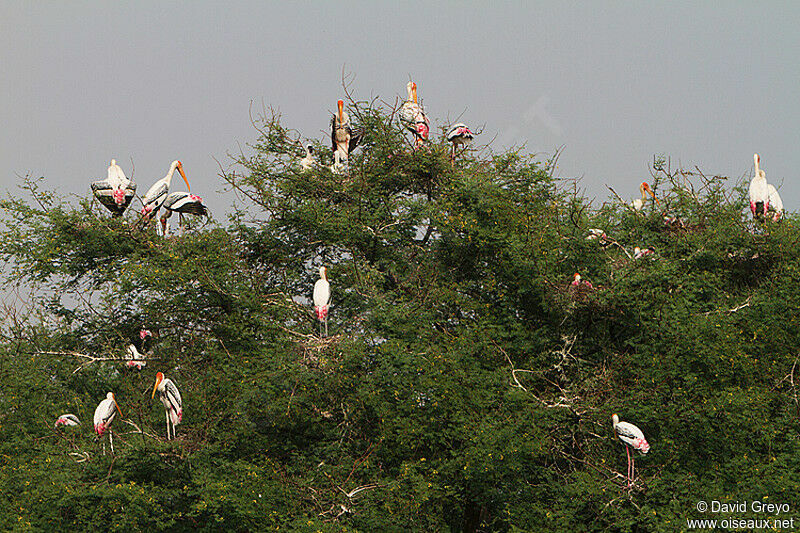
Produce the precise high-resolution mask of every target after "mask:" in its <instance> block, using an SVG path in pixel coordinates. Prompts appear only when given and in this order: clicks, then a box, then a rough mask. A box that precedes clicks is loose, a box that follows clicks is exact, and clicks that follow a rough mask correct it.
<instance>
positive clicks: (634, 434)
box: [611, 413, 650, 488]
mask: <svg viewBox="0 0 800 533" xmlns="http://www.w3.org/2000/svg"><path fill="white" fill-rule="evenodd" d="M611 422H612V423H613V424H614V433H615V434H616V435H617V437H618V438H619V440H621V441H622V443H623V444H624V445H625V453H626V454H627V455H628V488H630V486H631V483H633V479H634V473H635V463H634V458H633V457H632V455H631V452H630V448H633V449H634V450H637V451H639V452H641V453H642V454H646V453H647V452H649V451H650V444H648V443H647V439H645V438H644V433H642V430H641V429H639V428H638V427H636V426H634V425H633V424H631V423H629V422H620V421H619V417H618V416H617V415H616V413H615V414H614V416H612V417H611Z"/></svg>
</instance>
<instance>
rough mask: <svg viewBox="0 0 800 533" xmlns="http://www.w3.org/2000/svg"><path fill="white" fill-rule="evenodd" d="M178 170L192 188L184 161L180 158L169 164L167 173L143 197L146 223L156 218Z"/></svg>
mask: <svg viewBox="0 0 800 533" xmlns="http://www.w3.org/2000/svg"><path fill="white" fill-rule="evenodd" d="M176 170H177V171H178V172H179V173H180V175H181V177H182V178H183V181H185V182H186V187H187V188H188V189H189V190H190V191H191V190H192V187H191V186H190V185H189V180H188V179H186V174H184V172H183V163H181V162H180V161H178V160H175V161H173V162H172V164H171V165H170V166H169V172H167V175H166V176H164V177H163V178H161V179H160V180H158V181H157V182H155V183H154V184H153V186H152V187H150V189H148V191H147V192H146V193H145V195H144V198H142V204H143V207H142V218H143V219H144V220H145V223H148V222H150V221H151V220H152V219H154V218H155V217H156V215H157V214H158V210H159V209H161V206H162V205H164V202H165V201H166V199H167V195H168V194H169V185H170V183H171V182H172V175H173V174H174V173H175V171H176Z"/></svg>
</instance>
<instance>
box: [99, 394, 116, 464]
mask: <svg viewBox="0 0 800 533" xmlns="http://www.w3.org/2000/svg"><path fill="white" fill-rule="evenodd" d="M117 414H119V415H120V416H122V413H121V412H120V409H119V405H117V400H116V399H114V393H113V392H109V393H108V394H107V395H106V399H105V400H103V401H102V402H100V404H98V406H97V409H95V410H94V431H95V433H97V436H98V437H102V436H103V434H104V433H105V432H106V431H108V439H109V442H110V443H111V452H112V453H113V452H114V437H113V432H112V430H111V423H112V422H114V419H115V418H116V416H117ZM104 451H105V449H104Z"/></svg>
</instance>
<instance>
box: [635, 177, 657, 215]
mask: <svg viewBox="0 0 800 533" xmlns="http://www.w3.org/2000/svg"><path fill="white" fill-rule="evenodd" d="M639 193H641V195H642V197H641V198H636V199H635V200H634V201H633V202H631V207H633V208H634V209H635V210H636V211H641V210H642V208H643V207H644V203H645V202H646V201H647V195H648V194H649V195H650V196H652V197H653V200H655V201H656V203H657V204H658V203H659V202H658V198H656V193H654V192H653V189H651V188H650V185H648V184H647V182H643V183H642V184H641V185H639Z"/></svg>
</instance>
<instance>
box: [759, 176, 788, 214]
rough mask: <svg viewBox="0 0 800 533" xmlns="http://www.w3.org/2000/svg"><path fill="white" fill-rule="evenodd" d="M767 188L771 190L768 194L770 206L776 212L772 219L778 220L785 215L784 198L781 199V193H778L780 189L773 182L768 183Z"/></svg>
mask: <svg viewBox="0 0 800 533" xmlns="http://www.w3.org/2000/svg"><path fill="white" fill-rule="evenodd" d="M762 172H763V170H762ZM767 190H768V191H769V195H768V201H769V206H770V207H771V208H772V210H773V211H774V214H773V215H772V220H773V221H775V222H777V221H778V220H780V218H781V217H782V216H783V200H781V195H780V194H778V189H776V188H775V186H774V185H773V184H771V183H768V184H767Z"/></svg>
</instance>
